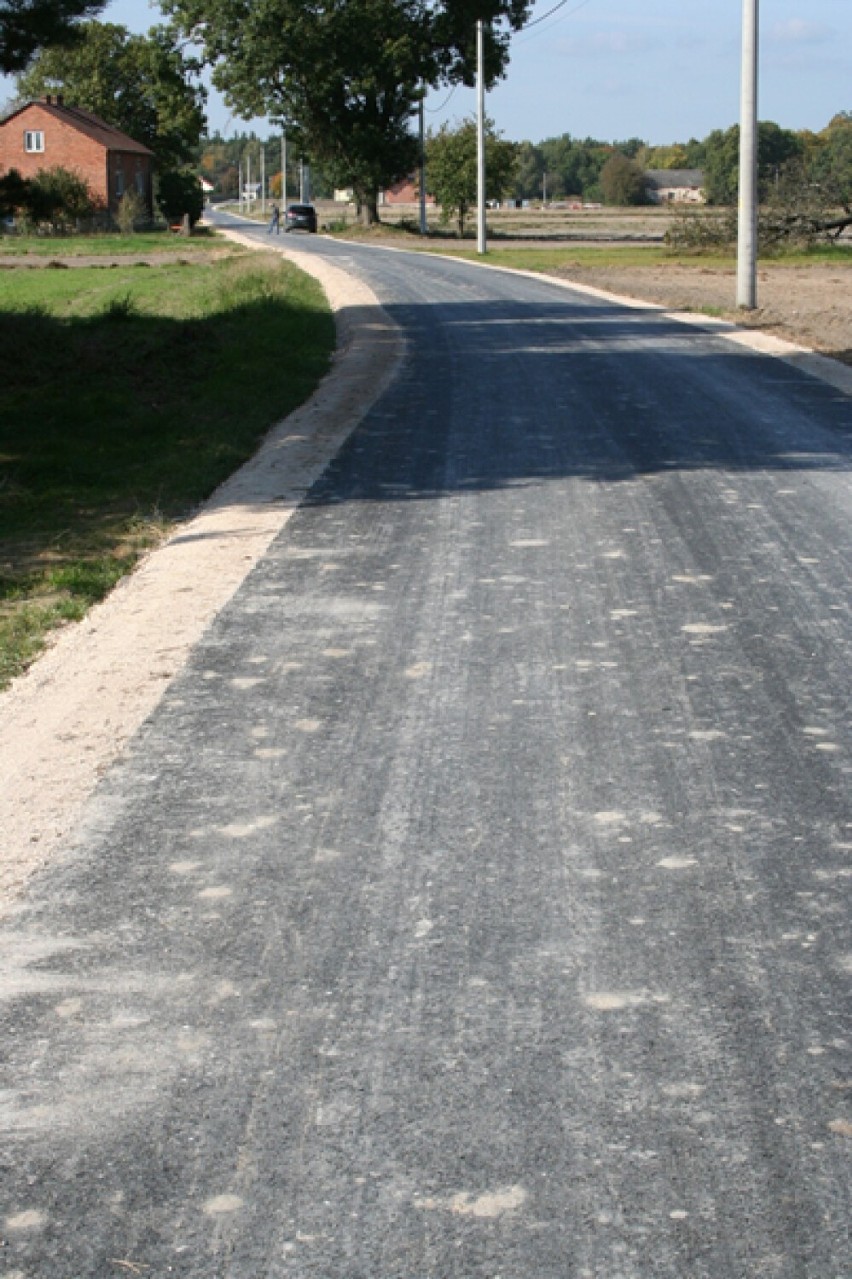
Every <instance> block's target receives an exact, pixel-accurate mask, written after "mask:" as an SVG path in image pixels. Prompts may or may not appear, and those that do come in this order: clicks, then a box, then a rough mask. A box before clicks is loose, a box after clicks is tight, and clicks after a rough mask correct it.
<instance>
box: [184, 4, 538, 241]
mask: <svg viewBox="0 0 852 1279" xmlns="http://www.w3.org/2000/svg"><path fill="white" fill-rule="evenodd" d="M165 4H166V7H167V10H168V12H169V13H171V14H172V15H173V16H174V18H175V20H176V21H177V22H178V23H179V25H180V28H181V30H182V31H183V32H184V33H185V34H186V35H187V36H188V37H190V38H192V39H193V40H194V41H196V42H197V44H198V45H199V46H200V47H201V48H202V50H203V56H204V58H205V60H206V61H207V62H208V63H209V64H210V65H211V66H212V67H213V68H214V70H213V79H214V83H215V84H216V85H217V86H218V87H219V88H220V89H221V90H223V92H224V94H225V97H226V100H227V101H228V103H229V104H230V105H231V106H232V107H233V108H234V109H235V110H236V111H237V112H238V113H239V114H241V115H243V116H245V117H246V118H250V117H251V116H254V115H262V114H266V115H268V116H270V117H271V118H272V119H274V120H280V121H282V122H283V123H286V125H287V131H288V137H289V136H291V134H292V133H293V132H294V131H295V130H296V129H298V130H299V131H300V133H301V137H302V139H303V145H304V150H305V154H306V155H309V156H310V157H311V160H312V162H314V163H317V164H319V165H320V166H321V167H322V168H323V170H324V172H325V175H326V177H327V178H328V179H329V180H330V181H333V182H334V183H335V184H336V185H339V186H351V187H352V188H353V189H354V191H355V193H356V196H357V198H358V201H359V203H360V205H361V208H362V213H363V217H364V220H365V221H367V222H370V221H375V220H376V219H377V218H378V196H379V192H380V191H381V190H382V188H383V187H386V186H388V185H390V184H391V183H393V182H395V181H397V180H399V179H400V178H404V177H407V176H408V175H409V174H410V173H411V172H412V170H413V169H414V168H415V167H416V163H417V138H416V136H415V133H414V131H413V128H412V115H413V113H414V111H415V109H416V107H417V104H418V102H419V100H420V98H421V97H422V93H423V91H424V87H425V86H426V85H429V84H437V83H441V82H445V83H450V82H452V83H456V82H458V81H465V82H469V81H470V79H471V77H472V75H473V47H474V33H475V25H476V18H486V19H492V18H493V19H494V20H495V22H496V23H497V25H495V26H494V27H493V29H492V30H491V32H490V35H489V39H488V40H487V52H486V78H487V79H488V80H489V82H493V81H494V80H495V79H496V78H498V76H499V75H501V74H502V73H503V72H504V70H505V66H506V64H507V61H508V33H509V31H510V30H511V29H512V28H517V27H518V26H519V25H521V24H522V23H523V20H524V17H525V16H526V14H527V12H528V10H529V8H530V4H531V0H314V3H312V4H310V5H307V4H305V3H304V2H303V0H265V3H253V4H252V3H248V0H165Z"/></svg>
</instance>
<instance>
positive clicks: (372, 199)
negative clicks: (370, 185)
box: [359, 191, 380, 226]
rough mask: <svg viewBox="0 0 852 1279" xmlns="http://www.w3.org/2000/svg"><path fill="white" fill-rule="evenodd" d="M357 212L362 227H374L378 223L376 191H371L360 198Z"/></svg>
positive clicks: (377, 197) (377, 194)
mask: <svg viewBox="0 0 852 1279" xmlns="http://www.w3.org/2000/svg"><path fill="white" fill-rule="evenodd" d="M359 212H360V218H361V225H362V226H375V224H376V223H377V222H379V221H380V218H379V193H378V191H371V192H370V193H369V194H368V195H365V196H362V197H361V201H360V210H359Z"/></svg>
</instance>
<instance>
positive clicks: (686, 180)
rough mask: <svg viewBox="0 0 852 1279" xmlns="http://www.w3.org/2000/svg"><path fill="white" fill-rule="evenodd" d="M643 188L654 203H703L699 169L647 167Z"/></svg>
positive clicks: (702, 182)
mask: <svg viewBox="0 0 852 1279" xmlns="http://www.w3.org/2000/svg"><path fill="white" fill-rule="evenodd" d="M645 189H646V191H647V193H648V199H649V200H651V201H652V203H654V204H703V203H704V174H703V172H702V171H701V169H647V170H646V172H645Z"/></svg>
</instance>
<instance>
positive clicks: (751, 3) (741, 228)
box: [737, 0, 758, 311]
mask: <svg viewBox="0 0 852 1279" xmlns="http://www.w3.org/2000/svg"><path fill="white" fill-rule="evenodd" d="M757 10H758V0H743V47H742V67H741V71H740V76H741V81H740V186H739V219H738V226H737V306H738V307H742V308H743V309H744V310H749V311H753V310H754V308H755V307H756V306H757V68H758V11H757Z"/></svg>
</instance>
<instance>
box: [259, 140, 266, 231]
mask: <svg viewBox="0 0 852 1279" xmlns="http://www.w3.org/2000/svg"><path fill="white" fill-rule="evenodd" d="M260 214H261V217H264V218H265V217H266V143H265V142H261V144H260Z"/></svg>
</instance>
